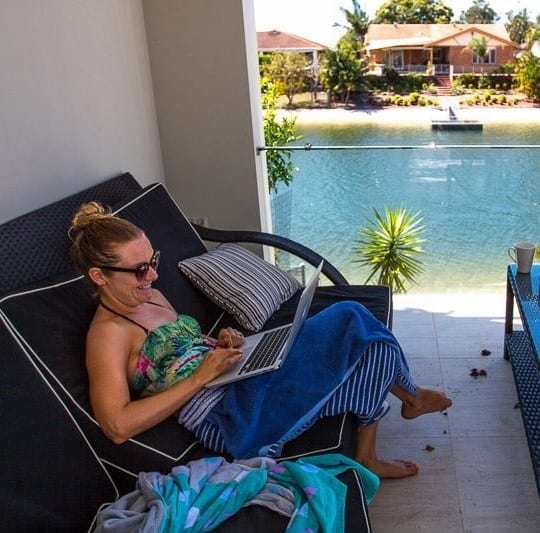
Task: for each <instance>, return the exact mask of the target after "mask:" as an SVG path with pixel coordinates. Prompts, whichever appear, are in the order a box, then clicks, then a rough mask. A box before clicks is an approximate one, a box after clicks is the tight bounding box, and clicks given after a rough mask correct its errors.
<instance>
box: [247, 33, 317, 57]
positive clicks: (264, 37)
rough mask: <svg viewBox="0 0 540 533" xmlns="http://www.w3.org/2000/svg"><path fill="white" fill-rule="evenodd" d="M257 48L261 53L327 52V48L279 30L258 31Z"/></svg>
mask: <svg viewBox="0 0 540 533" xmlns="http://www.w3.org/2000/svg"><path fill="white" fill-rule="evenodd" d="M257 48H258V49H259V52H275V51H277V50H282V51H289V52H291V51H297V52H308V51H312V50H317V51H320V50H327V47H326V46H324V45H322V44H319V43H315V42H313V41H310V40H308V39H304V38H303V37H298V35H293V34H292V33H285V32H282V31H278V30H272V31H258V32H257Z"/></svg>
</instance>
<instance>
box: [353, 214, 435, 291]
mask: <svg viewBox="0 0 540 533" xmlns="http://www.w3.org/2000/svg"><path fill="white" fill-rule="evenodd" d="M374 213H375V220H368V222H369V227H367V228H362V229H361V230H360V232H361V234H362V235H363V236H364V238H363V239H360V240H359V241H357V244H358V246H357V247H356V249H355V251H356V252H357V253H359V254H360V255H361V256H362V258H361V259H358V260H357V261H355V262H357V263H360V264H361V265H364V266H369V267H371V273H370V274H369V276H368V278H367V279H366V281H365V283H369V282H370V281H371V280H372V279H373V278H374V277H375V276H376V275H377V274H378V280H377V282H378V283H379V284H382V285H389V286H390V287H391V288H392V290H393V291H394V292H406V289H405V281H408V282H411V283H414V282H415V278H416V276H418V275H419V274H421V273H422V272H423V271H424V268H423V265H422V262H421V261H420V260H419V259H418V258H417V257H415V256H416V255H417V254H419V253H422V252H423V250H422V248H421V246H420V244H421V243H423V242H425V239H422V238H421V234H422V233H423V231H424V229H425V227H424V226H423V225H421V223H422V220H423V219H422V218H420V212H417V213H410V212H408V211H407V210H406V209H404V208H402V207H401V208H394V209H392V208H388V207H385V208H384V217H383V215H381V214H380V213H379V212H378V211H377V210H376V209H374Z"/></svg>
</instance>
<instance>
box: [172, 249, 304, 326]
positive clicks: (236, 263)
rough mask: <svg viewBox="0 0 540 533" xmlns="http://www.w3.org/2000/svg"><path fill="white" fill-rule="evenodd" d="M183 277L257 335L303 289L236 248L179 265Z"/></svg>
mask: <svg viewBox="0 0 540 533" xmlns="http://www.w3.org/2000/svg"><path fill="white" fill-rule="evenodd" d="M178 268H179V269H180V270H181V271H182V273H183V274H184V275H185V276H186V277H187V278H188V279H189V280H190V281H191V282H192V283H193V285H195V287H197V288H198V289H199V290H200V291H202V292H203V293H204V294H205V295H206V296H207V297H208V298H209V299H210V300H212V301H213V302H214V303H216V304H217V305H219V306H220V307H221V308H222V309H225V310H226V311H227V312H229V313H230V314H231V315H233V316H234V317H235V318H236V320H237V321H238V323H239V324H241V325H242V326H243V327H244V328H246V329H248V330H251V331H259V330H260V329H261V328H262V327H263V326H264V323H265V322H266V321H267V320H268V319H269V318H270V317H271V316H272V314H273V313H274V312H275V311H277V310H278V309H279V307H280V306H281V304H282V303H283V302H284V301H286V300H288V299H289V298H290V297H291V296H292V295H293V294H294V293H295V292H296V291H298V289H300V288H301V287H302V285H301V284H300V282H299V281H297V280H296V279H295V278H293V277H292V276H290V275H289V274H287V273H286V272H284V271H283V270H280V269H279V268H277V267H275V266H274V265H271V264H270V263H267V262H266V261H264V260H263V259H261V258H260V257H258V256H257V255H255V254H254V253H252V252H249V251H248V250H246V249H245V248H242V247H241V246H239V245H237V244H230V243H227V244H222V245H221V246H220V247H219V248H217V249H216V250H212V251H209V252H207V253H205V254H202V255H199V256H197V257H191V258H189V259H184V260H183V261H180V262H179V263H178Z"/></svg>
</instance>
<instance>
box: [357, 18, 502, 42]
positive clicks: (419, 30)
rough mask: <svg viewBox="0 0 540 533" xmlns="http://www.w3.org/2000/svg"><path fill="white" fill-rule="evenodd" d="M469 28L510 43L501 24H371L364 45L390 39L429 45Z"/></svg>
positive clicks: (389, 40) (390, 40)
mask: <svg viewBox="0 0 540 533" xmlns="http://www.w3.org/2000/svg"><path fill="white" fill-rule="evenodd" d="M470 30H477V31H478V32H480V33H482V34H484V35H487V36H492V37H494V38H496V39H498V40H500V41H502V42H505V43H506V44H509V45H511V44H512V41H511V40H510V37H509V36H508V32H507V31H506V28H505V27H504V25H503V24H458V23H453V24H371V25H370V26H369V28H368V31H367V34H366V46H367V47H368V48H377V47H382V46H383V45H385V46H387V45H391V43H392V41H395V42H396V44H410V45H413V44H416V45H429V44H431V43H437V42H440V41H444V40H445V39H447V38H449V37H452V36H457V35H459V34H462V33H464V32H466V31H470Z"/></svg>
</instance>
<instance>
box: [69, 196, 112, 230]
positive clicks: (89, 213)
mask: <svg viewBox="0 0 540 533" xmlns="http://www.w3.org/2000/svg"><path fill="white" fill-rule="evenodd" d="M113 216H114V215H112V214H111V212H110V210H109V209H106V208H105V207H103V206H102V205H101V204H100V203H99V202H88V203H86V204H83V205H81V207H80V208H79V210H78V211H77V212H76V213H75V216H74V217H73V219H72V221H71V228H72V229H73V230H75V231H80V230H83V229H86V228H87V227H88V226H90V225H91V224H92V223H93V222H95V221H97V220H102V219H104V218H110V217H113Z"/></svg>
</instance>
